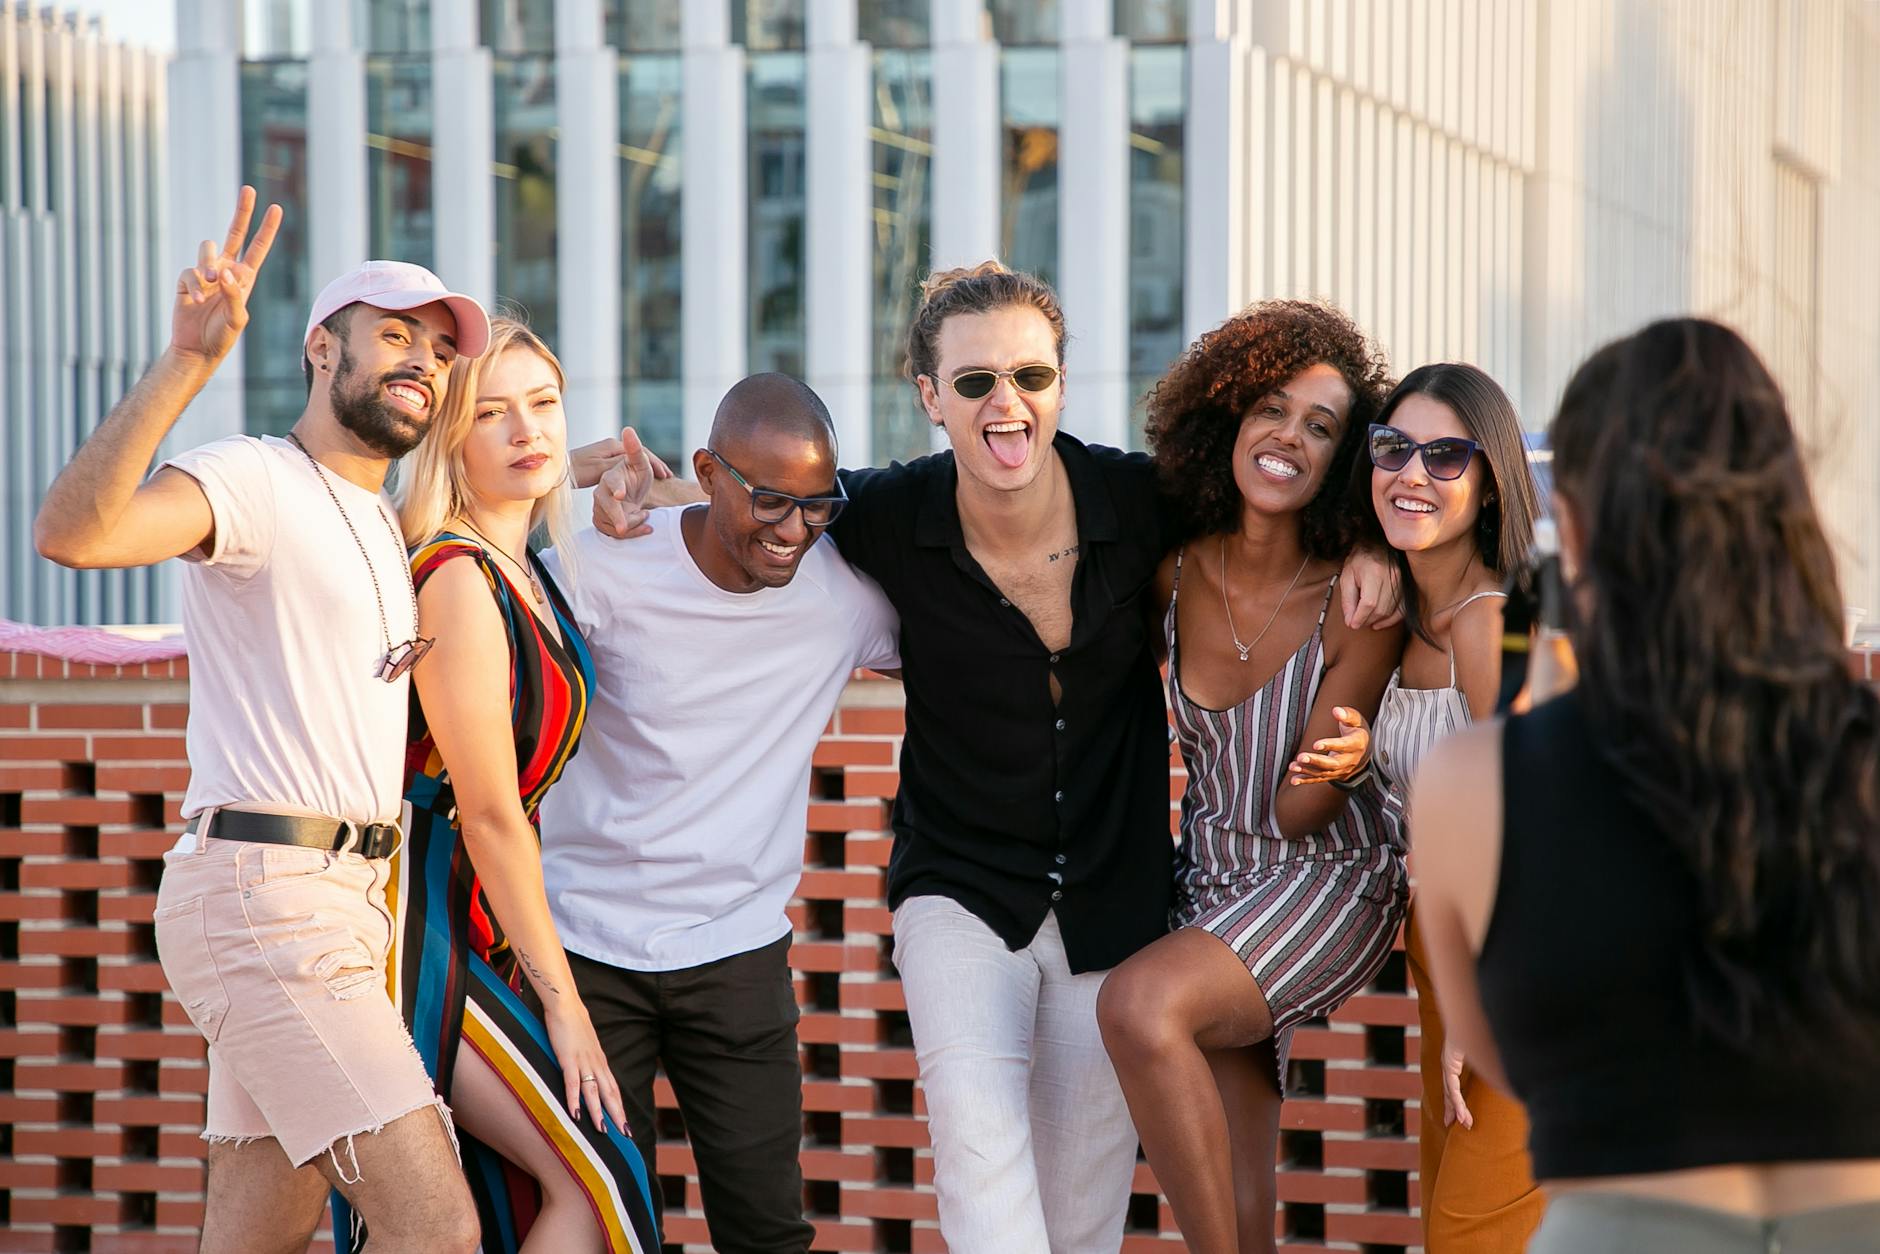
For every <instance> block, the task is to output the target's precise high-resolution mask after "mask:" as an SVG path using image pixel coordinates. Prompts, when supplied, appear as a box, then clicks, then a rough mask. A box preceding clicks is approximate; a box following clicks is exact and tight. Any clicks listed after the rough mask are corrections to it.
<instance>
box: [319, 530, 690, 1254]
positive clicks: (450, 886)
mask: <svg viewBox="0 0 1880 1254" xmlns="http://www.w3.org/2000/svg"><path fill="white" fill-rule="evenodd" d="M457 559H466V560H470V561H474V562H475V563H476V564H477V567H478V569H479V570H481V571H482V573H483V577H484V579H485V580H487V581H488V582H489V586H490V594H491V595H492V596H494V597H495V598H496V604H497V607H498V608H499V609H500V610H501V611H502V614H503V620H504V625H505V627H506V628H507V631H508V635H509V657H508V658H507V659H498V658H491V659H490V665H492V666H499V665H504V664H505V662H506V663H507V665H508V668H509V694H510V714H511V725H512V726H513V728H514V730H515V737H516V776H517V783H518V785H519V787H520V790H521V800H522V808H523V811H524V812H525V813H526V814H527V815H528V816H529V821H530V822H531V823H534V822H535V821H536V807H537V806H538V805H540V804H541V800H542V796H543V794H545V793H546V792H547V791H548V789H549V786H550V785H552V784H553V783H554V782H555V781H556V780H557V779H559V778H560V777H561V772H562V768H563V767H565V766H566V765H567V764H568V760H569V759H570V758H572V757H573V756H574V752H575V749H576V747H577V746H578V744H579V743H580V739H581V728H582V725H583V723H584V722H585V721H586V718H587V705H588V693H589V692H590V691H592V689H593V687H594V663H593V660H592V659H591V658H590V656H589V654H588V647H587V643H586V642H585V641H584V640H582V638H581V633H580V631H579V630H578V629H577V628H576V627H575V624H574V615H573V614H572V613H570V612H569V609H568V605H567V602H566V601H565V600H564V599H563V598H562V594H561V589H560V588H558V587H556V586H555V582H554V580H553V579H551V578H550V577H549V574H548V571H547V570H546V569H544V568H543V566H542V564H541V563H540V562H539V561H537V560H536V557H535V555H534V554H533V553H531V554H530V555H529V561H530V563H531V564H532V565H533V567H534V569H535V573H536V577H537V578H538V579H540V580H541V581H542V586H543V588H544V589H545V590H546V591H547V593H548V596H549V602H550V604H551V605H552V606H553V607H554V612H555V619H556V622H557V623H558V624H559V626H560V628H561V639H560V640H557V639H555V637H554V636H553V635H552V634H551V633H550V632H548V631H547V630H545V629H544V627H543V625H542V623H541V621H540V620H539V619H537V618H536V616H535V614H534V613H533V612H531V611H530V609H529V607H528V602H527V600H526V595H527V594H526V593H521V592H518V591H517V589H516V587H515V585H513V584H512V583H510V581H509V578H508V576H507V575H505V574H504V573H503V571H502V569H501V567H499V566H497V565H496V563H495V562H494V561H493V560H492V559H491V558H490V557H489V555H488V553H487V552H486V551H485V550H484V548H483V546H482V545H481V544H479V543H477V542H476V541H474V540H468V539H465V538H464V537H462V536H458V535H454V534H452V533H450V532H445V533H443V534H441V535H439V536H438V537H437V538H436V539H434V540H432V541H431V542H430V543H428V544H424V545H420V546H419V547H418V548H416V549H414V550H412V554H411V577H412V580H413V582H414V583H415V584H416V585H417V586H418V587H419V588H423V587H424V583H425V580H427V579H429V578H430V577H431V575H432V574H433V573H434V572H435V571H437V570H438V569H439V568H440V567H441V566H443V565H444V563H446V562H449V561H453V560H457ZM405 802H406V805H407V809H408V813H407V818H406V823H405V842H404V844H403V846H402V847H400V849H399V850H398V851H397V853H395V854H394V855H393V856H392V867H391V882H390V884H389V885H388V886H387V888H386V893H385V895H386V898H387V904H388V905H389V906H390V908H391V910H392V912H393V917H394V918H396V919H397V921H398V928H397V932H396V934H395V936H394V938H393V943H392V950H391V953H390V955H389V956H388V958H387V962H386V967H387V972H388V982H389V984H390V992H391V995H392V1001H393V1003H394V1004H395V1005H396V1006H397V1007H398V1009H399V1011H400V1012H401V1013H402V1014H403V1015H404V1019H405V1025H406V1026H407V1027H408V1028H410V1030H411V1036H412V1040H413V1042H414V1043H415V1044H416V1046H417V1049H418V1054H419V1056H420V1057H421V1058H422V1059H423V1060H424V1065H425V1069H426V1070H427V1071H429V1072H430V1073H431V1078H432V1081H433V1082H434V1083H435V1085H436V1087H437V1092H438V1095H439V1096H441V1097H442V1098H443V1099H444V1100H445V1101H446V1102H447V1103H448V1102H449V1101H450V1099H451V1083H452V1079H453V1076H454V1072H455V1067H456V1061H457V1056H458V1051H459V1050H460V1049H469V1050H474V1051H475V1052H476V1053H477V1054H478V1055H480V1056H481V1057H482V1058H483V1059H484V1060H485V1061H486V1062H487V1063H488V1064H489V1066H490V1069H491V1070H492V1071H494V1072H495V1073H496V1074H497V1076H498V1077H500V1078H501V1080H502V1082H503V1085H504V1087H505V1088H506V1089H508V1090H509V1092H510V1093H511V1094H512V1095H513V1096H514V1097H515V1099H516V1100H517V1101H518V1102H519V1103H520V1104H521V1105H522V1106H523V1107H524V1108H525V1109H526V1110H527V1111H528V1112H529V1113H530V1116H531V1117H532V1118H533V1120H534V1121H535V1124H536V1127H537V1129H538V1130H539V1131H540V1132H541V1134H542V1137H543V1139H544V1140H546V1141H547V1142H548V1143H549V1144H550V1145H551V1146H553V1147H554V1150H555V1153H556V1155H557V1156H558V1157H559V1158H560V1159H561V1160H562V1162H563V1163H565V1164H566V1165H567V1167H568V1170H569V1172H570V1174H572V1175H573V1176H574V1177H575V1179H576V1180H578V1181H579V1182H580V1185H581V1187H582V1190H583V1191H584V1192H585V1193H586V1195H587V1201H588V1205H589V1207H590V1208H591V1209H592V1211H593V1213H594V1218H595V1220H596V1222H597V1223H598V1225H599V1227H600V1230H601V1234H602V1237H603V1248H604V1249H606V1250H607V1251H608V1254H651V1252H652V1251H656V1250H658V1248H659V1240H658V1236H657V1232H656V1229H655V1227H654V1221H653V1211H652V1201H651V1197H650V1194H649V1193H648V1188H649V1185H650V1183H651V1181H650V1180H649V1179H648V1175H647V1170H646V1166H645V1164H644V1163H643V1162H642V1160H641V1158H640V1154H639V1152H638V1151H637V1150H636V1149H635V1148H634V1146H633V1142H632V1141H631V1140H629V1139H628V1138H627V1135H626V1132H625V1131H624V1130H622V1129H618V1128H614V1127H613V1126H612V1124H611V1123H609V1125H608V1126H607V1128H606V1129H604V1130H603V1129H601V1128H597V1127H595V1126H594V1124H593V1123H592V1121H591V1120H587V1119H583V1120H581V1121H579V1122H576V1121H575V1120H574V1119H573V1118H572V1117H571V1116H570V1115H569V1113H568V1107H567V1105H566V1103H565V1100H564V1097H563V1092H564V1083H563V1077H562V1069H561V1064H560V1063H559V1062H557V1061H556V1059H555V1055H554V1051H553V1050H552V1048H551V1047H550V1045H549V1040H548V1031H547V1029H546V1028H545V1027H544V1026H543V1023H542V1020H541V1019H540V1018H539V1017H538V1016H537V1015H536V1014H535V1013H534V1012H533V1011H532V1010H530V1009H529V1007H528V1006H526V1005H525V1004H524V1002H523V999H522V996H521V992H520V990H521V988H522V980H523V978H524V977H523V976H522V974H521V972H520V970H519V967H518V963H517V961H516V957H515V954H514V952H513V951H511V949H510V947H509V941H508V938H506V937H505V936H504V935H503V931H502V928H501V926H500V925H499V924H498V923H497V921H496V916H495V915H494V913H492V912H491V910H490V905H489V901H488V899H487V898H485V896H484V894H483V887H482V885H481V884H480V883H479V882H478V880H477V873H476V868H475V867H474V866H472V865H471V862H470V855H469V852H468V851H467V850H466V849H465V848H464V844H463V840H462V836H461V833H459V831H458V830H457V824H456V817H457V808H456V801H455V794H454V792H453V791H452V788H451V781H450V775H449V773H448V772H447V771H446V770H445V768H444V763H443V759H442V758H441V757H439V755H438V752H437V746H436V745H435V744H434V743H433V742H432V739H431V735H430V732H429V729H428V726H427V724H426V722H425V719H424V712H423V709H422V708H421V706H420V705H419V702H418V693H417V689H416V688H413V689H412V694H411V726H410V732H409V736H408V742H407V751H406V757H405ZM623 908H627V907H625V906H624V905H623ZM457 1139H458V1144H459V1147H460V1150H461V1152H462V1156H463V1169H464V1176H465V1177H466V1178H467V1179H468V1181H469V1184H470V1194H471V1197H472V1199H473V1200H474V1201H475V1203H476V1208H477V1216H478V1219H479V1221H480V1222H481V1225H482V1229H483V1244H482V1248H483V1250H484V1254H513V1252H514V1251H515V1250H516V1249H517V1248H518V1247H519V1246H520V1245H521V1243H522V1241H523V1239H524V1238H525V1237H526V1236H527V1235H528V1232H529V1227H530V1225H531V1224H532V1223H533V1222H534V1218H535V1215H536V1213H537V1211H538V1209H539V1207H540V1194H539V1192H538V1189H537V1186H536V1183H535V1181H534V1180H533V1179H532V1178H531V1177H530V1176H529V1175H528V1174H527V1173H525V1172H523V1171H521V1170H520V1169H519V1168H517V1167H515V1166H514V1165H512V1164H511V1163H510V1162H509V1161H508V1160H507V1159H505V1158H503V1157H502V1156H501V1155H500V1154H498V1153H496V1152H495V1151H494V1150H492V1149H490V1148H489V1147H488V1146H485V1145H482V1144H480V1143H479V1142H478V1141H477V1140H476V1138H474V1137H472V1136H470V1135H468V1134H467V1133H465V1132H464V1131H462V1130H461V1129H459V1130H458V1131H457ZM349 1230H350V1231H351V1233H352V1239H351V1244H350V1246H348V1245H347V1244H346V1243H345V1242H344V1241H341V1242H339V1244H340V1248H342V1249H350V1250H352V1251H355V1252H356V1251H359V1250H361V1249H363V1248H367V1247H365V1246H364V1242H363V1238H364V1236H365V1234H364V1233H363V1231H361V1228H360V1225H357V1224H355V1223H353V1217H352V1215H351V1214H350V1213H349V1211H348V1209H347V1207H346V1204H345V1200H344V1199H343V1198H342V1197H341V1196H340V1195H339V1194H338V1193H337V1192H335V1193H334V1194H333V1231H334V1233H335V1234H340V1233H347V1232H348V1231H349Z"/></svg>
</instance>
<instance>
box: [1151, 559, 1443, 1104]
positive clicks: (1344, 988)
mask: <svg viewBox="0 0 1880 1254" xmlns="http://www.w3.org/2000/svg"><path fill="white" fill-rule="evenodd" d="M1181 563H1182V555H1181V554H1180V553H1177V554H1176V555H1175V587H1174V594H1173V595H1172V596H1170V597H1169V606H1168V613H1167V615H1166V616H1165V618H1164V619H1163V625H1162V630H1163V632H1164V633H1165V634H1166V636H1167V638H1168V691H1169V704H1170V705H1171V706H1172V707H1173V709H1174V712H1175V732H1176V735H1177V737H1178V738H1179V739H1180V742H1181V749H1182V760H1183V761H1184V762H1185V763H1186V764H1187V768H1188V787H1187V789H1186V791H1184V792H1183V794H1182V817H1181V844H1180V846H1179V847H1178V849H1177V850H1176V859H1175V906H1174V910H1173V912H1172V922H1173V926H1175V927H1198V928H1201V929H1203V930H1204V931H1207V932H1211V933H1212V934H1214V935H1215V936H1218V937H1220V938H1221V939H1222V940H1223V941H1225V942H1227V944H1228V945H1229V946H1230V947H1231V948H1232V949H1233V951H1234V952H1235V953H1236V954H1238V955H1240V959H1241V961H1242V962H1245V963H1246V964H1247V969H1248V970H1249V971H1251V972H1252V973H1253V978H1254V981H1255V982H1256V983H1257V984H1258V985H1259V986H1260V991H1261V993H1263V994H1264V995H1265V997H1266V1003H1267V1006H1268V1008H1269V1009H1271V1011H1272V1012H1273V1035H1274V1038H1275V1040H1274V1043H1275V1046H1276V1048H1277V1050H1278V1054H1279V1076H1278V1080H1279V1084H1280V1088H1281V1090H1282V1091H1284V1088H1285V1083H1286V1060H1287V1055H1288V1052H1289V1050H1290V1048H1291V1045H1292V1029H1293V1028H1295V1027H1296V1026H1298V1025H1299V1024H1301V1023H1303V1022H1305V1021H1306V1020H1308V1019H1313V1018H1316V1017H1318V1016H1320V1015H1326V1014H1330V1013H1331V1012H1332V1011H1333V1010H1336V1009H1337V1008H1338V1007H1339V1006H1340V1005H1342V1004H1343V1003H1344V1001H1345V999H1346V998H1348V997H1350V996H1351V995H1352V994H1353V993H1356V992H1358V991H1359V990H1360V989H1362V988H1363V987H1364V986H1365V984H1366V983H1368V982H1369V981H1370V979H1371V977H1372V976H1374V975H1376V974H1377V970H1378V968H1379V967H1381V966H1383V964H1384V959H1385V958H1386V957H1388V956H1389V954H1390V950H1391V945H1392V944H1393V943H1394V941H1395V940H1396V936H1397V925H1398V924H1399V923H1401V922H1402V921H1403V912H1404V903H1405V900H1406V899H1407V897H1408V895H1409V889H1408V884H1407V881H1406V876H1405V873H1404V856H1403V848H1402V846H1401V845H1400V844H1398V843H1397V840H1396V833H1395V830H1394V829H1393V828H1391V827H1390V826H1389V825H1388V824H1387V823H1386V821H1385V817H1384V797H1383V793H1382V791H1381V789H1380V788H1379V786H1378V785H1377V784H1376V782H1375V781H1374V780H1373V781H1371V782H1367V783H1366V784H1365V785H1364V786H1363V787H1362V788H1359V789H1358V790H1357V791H1355V792H1353V793H1352V794H1351V798H1350V801H1349V802H1348V804H1347V805H1346V806H1345V810H1344V812H1343V813H1342V814H1340V815H1339V817H1338V818H1337V819H1335V820H1334V821H1333V822H1332V823H1331V825H1330V826H1328V827H1326V828H1325V829H1324V830H1323V831H1319V832H1314V833H1312V834H1311V835H1309V836H1296V837H1295V836H1286V835H1284V834H1283V833H1281V831H1280V827H1279V819H1278V817H1277V816H1276V814H1275V813H1274V808H1273V803H1274V800H1275V799H1276V798H1277V797H1278V796H1279V790H1280V789H1281V788H1284V787H1286V764H1287V763H1288V762H1289V761H1291V760H1292V758H1293V755H1295V754H1296V753H1298V752H1299V748H1300V744H1301V742H1302V741H1303V740H1304V739H1305V731H1306V722H1307V720H1308V719H1309V718H1310V716H1311V713H1312V701H1313V698H1314V697H1316V696H1317V695H1318V690H1319V681H1320V680H1321V679H1322V678H1323V677H1324V641H1323V635H1324V629H1325V611H1326V609H1327V608H1328V607H1329V606H1330V605H1331V603H1332V593H1333V591H1334V590H1335V589H1336V588H1337V586H1338V580H1337V578H1336V577H1334V578H1333V580H1332V586H1331V587H1330V588H1327V589H1326V591H1325V604H1324V605H1322V606H1320V607H1319V621H1318V626H1316V627H1314V628H1313V629H1312V634H1311V635H1310V636H1309V637H1307V639H1306V642H1305V643H1304V644H1302V645H1300V646H1299V648H1298V650H1297V651H1296V652H1294V654H1293V655H1292V656H1291V657H1290V658H1288V659H1287V660H1286V662H1285V663H1284V664H1283V665H1282V666H1281V667H1280V668H1279V670H1278V671H1277V672H1276V673H1275V674H1274V676H1273V678H1271V679H1269V680H1267V682H1266V684H1265V685H1264V686H1263V687H1261V688H1260V690H1259V691H1258V692H1256V693H1254V694H1253V695H1252V696H1250V697H1248V698H1247V699H1246V700H1245V701H1242V702H1241V703H1240V704H1239V705H1236V706H1233V707H1231V708H1229V709H1225V710H1211V709H1209V708H1207V707H1206V706H1203V705H1197V704H1195V703H1194V702H1193V701H1191V700H1189V699H1188V696H1187V694H1186V693H1184V692H1183V691H1182V685H1181V654H1180V649H1179V642H1178V641H1177V640H1176V631H1175V603H1176V601H1177V599H1178V598H1179V597H1180V595H1181V570H1182V566H1181Z"/></svg>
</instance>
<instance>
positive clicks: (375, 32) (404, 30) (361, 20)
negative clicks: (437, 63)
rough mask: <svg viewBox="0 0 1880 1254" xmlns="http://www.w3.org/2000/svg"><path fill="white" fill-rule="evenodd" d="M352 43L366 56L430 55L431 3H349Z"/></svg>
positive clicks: (396, 0)
mask: <svg viewBox="0 0 1880 1254" xmlns="http://www.w3.org/2000/svg"><path fill="white" fill-rule="evenodd" d="M353 40H354V41H355V42H356V43H357V44H358V45H359V47H361V48H363V49H365V51H366V52H368V53H375V52H389V53H410V54H412V55H415V56H423V57H427V58H428V57H429V56H430V55H431V0H353Z"/></svg>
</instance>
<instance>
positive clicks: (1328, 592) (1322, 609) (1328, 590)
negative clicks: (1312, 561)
mask: <svg viewBox="0 0 1880 1254" xmlns="http://www.w3.org/2000/svg"><path fill="white" fill-rule="evenodd" d="M1336 591H1338V576H1337V575H1333V576H1332V581H1331V582H1330V583H1328V584H1326V585H1325V604H1323V605H1321V606H1319V628H1320V630H1323V629H1324V627H1325V615H1326V612H1327V611H1329V610H1330V609H1331V608H1332V593H1334V592H1336Z"/></svg>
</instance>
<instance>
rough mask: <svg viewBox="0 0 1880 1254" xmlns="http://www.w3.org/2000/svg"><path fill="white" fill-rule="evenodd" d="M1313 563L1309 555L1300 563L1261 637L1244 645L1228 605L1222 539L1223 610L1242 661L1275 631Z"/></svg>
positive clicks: (1261, 631) (1261, 629)
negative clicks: (1289, 601)
mask: <svg viewBox="0 0 1880 1254" xmlns="http://www.w3.org/2000/svg"><path fill="white" fill-rule="evenodd" d="M1311 561H1312V558H1311V555H1309V554H1308V555H1307V557H1306V560H1305V561H1303V562H1300V563H1299V569H1298V570H1296V571H1294V572H1293V577H1292V582H1291V583H1289V584H1287V585H1286V591H1284V592H1282V593H1280V594H1279V604H1277V605H1275V606H1274V607H1273V612H1272V614H1270V615H1269V616H1268V617H1267V620H1266V626H1264V627H1262V628H1260V634H1259V635H1257V636H1255V637H1254V638H1253V639H1251V640H1249V641H1248V642H1247V643H1246V644H1242V643H1240V633H1239V632H1238V631H1236V630H1234V607H1233V606H1231V605H1229V604H1228V603H1227V537H1226V536H1222V537H1221V608H1222V609H1223V610H1226V611H1227V634H1228V635H1230V636H1232V637H1233V638H1234V649H1235V650H1236V651H1237V652H1238V653H1239V654H1240V660H1241V661H1243V662H1244V661H1246V660H1247V655H1248V654H1249V653H1252V652H1253V646H1254V645H1256V644H1259V643H1260V641H1262V640H1264V639H1265V638H1266V633H1267V632H1269V631H1271V630H1273V623H1274V621H1275V620H1277V619H1278V618H1279V612H1280V611H1281V610H1282V609H1285V608H1286V598H1287V597H1289V596H1291V595H1292V590H1293V589H1294V588H1296V587H1298V586H1299V576H1301V575H1303V574H1305V573H1306V566H1307V565H1308V564H1309V563H1310V562H1311Z"/></svg>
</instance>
